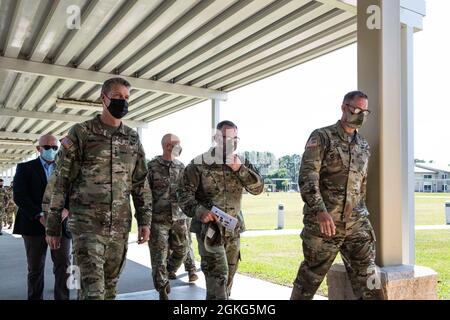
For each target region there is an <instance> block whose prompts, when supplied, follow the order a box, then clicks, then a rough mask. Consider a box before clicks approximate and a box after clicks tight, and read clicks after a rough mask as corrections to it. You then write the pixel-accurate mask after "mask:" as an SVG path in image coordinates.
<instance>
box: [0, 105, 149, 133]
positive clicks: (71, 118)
mask: <svg viewBox="0 0 450 320" xmlns="http://www.w3.org/2000/svg"><path fill="white" fill-rule="evenodd" d="M0 116H5V117H15V118H28V119H29V118H31V119H39V120H51V121H63V122H76V123H77V122H84V121H88V120H90V119H92V117H90V116H78V115H73V114H65V113H54V112H52V113H49V112H39V111H24V110H13V109H6V108H0ZM124 122H125V124H126V125H127V126H129V127H132V128H145V127H146V126H147V123H145V122H139V121H130V120H126V119H124Z"/></svg>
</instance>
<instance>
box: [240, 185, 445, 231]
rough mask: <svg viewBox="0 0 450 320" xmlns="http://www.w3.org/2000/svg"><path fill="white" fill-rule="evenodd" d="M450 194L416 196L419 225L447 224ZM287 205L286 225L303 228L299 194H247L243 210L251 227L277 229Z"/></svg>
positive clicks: (301, 204) (243, 200)
mask: <svg viewBox="0 0 450 320" xmlns="http://www.w3.org/2000/svg"><path fill="white" fill-rule="evenodd" d="M446 201H450V194H443V193H432V194H429V193H428V194H425V193H424V194H422V193H420V194H419V193H416V195H415V211H416V225H436V224H445V212H444V204H445V202H446ZM279 203H283V204H284V208H285V228H286V229H300V228H302V226H303V224H302V214H301V212H302V210H303V201H302V199H301V197H300V194H299V193H282V192H280V193H268V194H267V193H264V194H261V195H259V196H253V195H250V194H244V195H243V199H242V210H243V212H244V218H245V223H246V227H247V229H248V230H260V229H275V228H276V227H277V212H278V204H279Z"/></svg>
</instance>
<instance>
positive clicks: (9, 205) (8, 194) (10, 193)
mask: <svg viewBox="0 0 450 320" xmlns="http://www.w3.org/2000/svg"><path fill="white" fill-rule="evenodd" d="M6 198H7V204H6V210H13V209H15V208H16V204H15V202H14V200H13V199H14V197H13V188H12V187H8V188H6Z"/></svg>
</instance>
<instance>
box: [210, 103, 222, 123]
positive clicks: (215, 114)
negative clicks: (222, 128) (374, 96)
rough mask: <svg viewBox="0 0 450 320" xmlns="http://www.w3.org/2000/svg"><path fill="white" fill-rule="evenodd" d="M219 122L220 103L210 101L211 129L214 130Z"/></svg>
mask: <svg viewBox="0 0 450 320" xmlns="http://www.w3.org/2000/svg"><path fill="white" fill-rule="evenodd" d="M219 122H220V101H218V100H214V99H213V100H211V128H212V129H213V130H214V129H215V128H216V126H217V124H218V123H219Z"/></svg>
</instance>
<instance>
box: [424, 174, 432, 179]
mask: <svg viewBox="0 0 450 320" xmlns="http://www.w3.org/2000/svg"><path fill="white" fill-rule="evenodd" d="M423 178H424V179H433V175H431V174H425V175H424V176H423Z"/></svg>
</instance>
